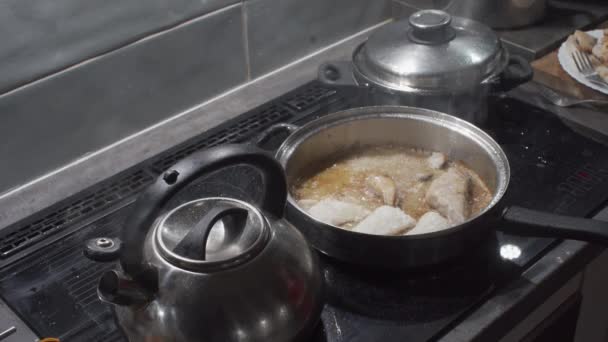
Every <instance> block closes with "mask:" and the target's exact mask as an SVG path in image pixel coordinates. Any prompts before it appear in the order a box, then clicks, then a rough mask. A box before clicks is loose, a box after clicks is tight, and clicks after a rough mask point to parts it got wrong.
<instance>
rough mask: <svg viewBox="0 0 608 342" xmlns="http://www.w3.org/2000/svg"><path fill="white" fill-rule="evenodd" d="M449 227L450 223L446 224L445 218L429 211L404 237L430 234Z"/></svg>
mask: <svg viewBox="0 0 608 342" xmlns="http://www.w3.org/2000/svg"><path fill="white" fill-rule="evenodd" d="M450 226H451V225H450V223H449V222H448V220H446V219H445V217H443V216H441V215H440V214H439V213H438V212H436V211H429V212H427V213H426V214H424V215H422V216H421V217H420V218H419V219H418V223H416V227H414V228H412V229H411V230H409V231H407V232H406V233H405V235H416V234H426V233H432V232H437V231H440V230H443V229H446V228H449V227H450Z"/></svg>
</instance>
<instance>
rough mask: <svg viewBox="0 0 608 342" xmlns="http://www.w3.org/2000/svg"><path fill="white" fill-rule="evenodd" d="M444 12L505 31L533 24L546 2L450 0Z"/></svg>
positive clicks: (541, 15) (530, 0)
mask: <svg viewBox="0 0 608 342" xmlns="http://www.w3.org/2000/svg"><path fill="white" fill-rule="evenodd" d="M441 7H442V8H443V9H444V10H445V11H446V12H449V13H451V14H454V15H458V16H462V17H466V18H470V19H474V20H478V21H480V22H482V23H484V24H486V25H488V26H490V27H492V28H498V29H507V28H516V27H522V26H527V25H531V24H534V23H536V22H538V21H539V20H541V19H542V18H543V17H544V16H545V13H546V10H547V0H484V1H479V0H450V1H448V3H447V4H445V5H443V6H441Z"/></svg>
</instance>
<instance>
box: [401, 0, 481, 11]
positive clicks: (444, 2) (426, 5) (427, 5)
mask: <svg viewBox="0 0 608 342" xmlns="http://www.w3.org/2000/svg"><path fill="white" fill-rule="evenodd" d="M393 1H395V2H399V3H402V4H404V5H406V6H409V7H413V8H416V9H442V8H447V7H448V6H449V5H450V3H452V1H454V0H393ZM457 1H461V0H457ZM479 1H484V0H479Z"/></svg>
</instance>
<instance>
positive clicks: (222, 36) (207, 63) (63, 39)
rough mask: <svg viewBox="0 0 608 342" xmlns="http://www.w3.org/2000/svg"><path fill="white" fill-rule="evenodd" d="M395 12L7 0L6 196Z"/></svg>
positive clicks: (311, 1) (0, 53) (197, 2)
mask: <svg viewBox="0 0 608 342" xmlns="http://www.w3.org/2000/svg"><path fill="white" fill-rule="evenodd" d="M390 15H391V3H390V1H389V0H247V1H238V0H153V1H138V0H120V1H118V0H103V1H102V0H92V1H80V0H54V1H46V0H6V1H3V2H2V3H0V41H1V42H2V45H1V46H2V48H0V137H1V138H0V139H1V140H0V142H1V143H0V162H1V164H2V166H3V167H2V168H0V194H1V193H2V192H5V191H6V190H8V189H9V188H11V187H14V186H16V185H19V184H23V183H24V182H26V181H28V180H31V179H33V178H36V177H38V176H40V175H42V174H44V173H46V172H48V171H50V170H53V169H56V168H58V167H61V166H62V165H65V164H67V163H69V162H70V161H73V160H75V159H76V158H78V157H80V156H82V155H84V154H86V153H87V152H91V151H95V150H98V149H100V148H103V147H105V146H107V145H109V144H111V143H114V142H116V141H118V140H120V139H121V138H124V137H126V136H128V135H130V134H133V133H135V132H137V131H140V130H142V129H144V128H146V127H148V126H150V125H153V124H155V123H157V122H160V121H161V120H163V119H165V118H168V117H170V116H172V115H174V114H176V113H178V112H180V111H181V110H184V109H186V108H189V107H191V106H193V105H195V104H197V103H200V102H202V101H204V100H205V99H208V98H210V97H213V96H214V95H217V94H219V93H222V92H224V91H226V90H228V89H230V88H233V87H235V86H237V85H239V84H242V83H244V82H246V81H248V80H250V79H252V78H255V77H258V76H260V75H263V74H265V73H267V72H269V71H272V70H274V69H276V68H278V67H280V66H282V65H285V64H287V63H289V62H291V61H293V60H296V59H298V58H300V57H302V56H305V55H307V54H310V53H312V52H314V51H315V50H318V49H320V48H322V47H324V46H326V45H328V44H331V43H333V42H335V41H337V40H339V39H342V38H344V37H346V36H348V35H351V34H354V33H355V32H357V31H360V30H362V29H365V28H367V27H369V26H372V25H374V24H377V23H379V22H381V21H383V20H385V19H386V18H388V17H390ZM7 166H10V167H7Z"/></svg>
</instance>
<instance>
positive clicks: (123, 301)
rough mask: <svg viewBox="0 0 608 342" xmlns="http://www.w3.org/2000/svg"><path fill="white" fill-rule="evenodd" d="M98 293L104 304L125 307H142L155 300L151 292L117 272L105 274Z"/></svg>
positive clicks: (100, 281) (98, 287)
mask: <svg viewBox="0 0 608 342" xmlns="http://www.w3.org/2000/svg"><path fill="white" fill-rule="evenodd" d="M97 293H98V294H99V298H100V299H101V300H103V301H104V302H108V303H112V304H116V305H125V306H130V305H142V304H145V303H147V302H149V301H150V300H152V298H153V294H152V293H151V292H150V291H149V290H147V289H146V288H144V287H143V286H141V285H139V284H138V283H137V282H136V281H134V280H132V279H129V278H127V277H125V276H123V275H121V274H120V273H119V272H118V271H115V270H112V271H107V272H106V273H104V274H103V276H102V277H101V279H100V280H99V284H98V286H97Z"/></svg>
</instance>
